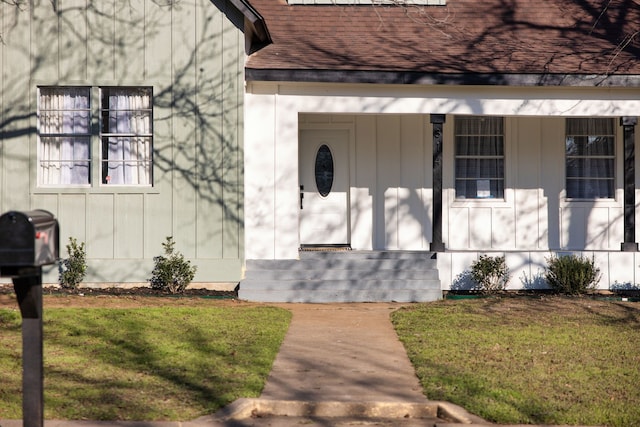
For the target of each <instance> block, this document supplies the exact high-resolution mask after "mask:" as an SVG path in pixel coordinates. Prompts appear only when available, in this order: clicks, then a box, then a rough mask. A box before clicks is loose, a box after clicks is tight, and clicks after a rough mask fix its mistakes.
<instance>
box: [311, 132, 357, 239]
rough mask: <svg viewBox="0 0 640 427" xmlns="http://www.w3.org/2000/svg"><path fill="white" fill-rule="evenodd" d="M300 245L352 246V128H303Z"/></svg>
mask: <svg viewBox="0 0 640 427" xmlns="http://www.w3.org/2000/svg"><path fill="white" fill-rule="evenodd" d="M299 171H300V172H299V174H300V176H299V179H300V245H301V246H303V247H304V246H307V247H308V246H348V245H349V217H348V211H349V210H348V206H349V197H348V193H349V131H347V130H302V131H300V164H299Z"/></svg>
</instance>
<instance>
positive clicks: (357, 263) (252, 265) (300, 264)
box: [246, 257, 437, 270]
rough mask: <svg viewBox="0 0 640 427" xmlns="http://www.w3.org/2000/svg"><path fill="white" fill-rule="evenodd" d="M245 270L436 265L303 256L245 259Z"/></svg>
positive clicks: (420, 267) (417, 261) (431, 264)
mask: <svg viewBox="0 0 640 427" xmlns="http://www.w3.org/2000/svg"><path fill="white" fill-rule="evenodd" d="M246 266H247V270H314V269H315V270H328V269H339V270H408V269H409V270H431V269H435V268H436V266H437V261H436V260H434V259H428V258H425V259H357V258H351V257H344V258H332V257H329V258H323V257H318V258H312V257H309V258H304V259H299V260H298V259H276V260H251V259H249V260H247V261H246Z"/></svg>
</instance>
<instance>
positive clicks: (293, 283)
mask: <svg viewBox="0 0 640 427" xmlns="http://www.w3.org/2000/svg"><path fill="white" fill-rule="evenodd" d="M240 289H243V290H268V291H278V290H284V289H290V290H294V291H297V290H306V291H317V290H335V291H349V290H353V289H360V290H389V291H400V290H418V291H419V290H429V289H440V281H439V280H393V279H392V280H325V279H318V280H263V279H248V280H247V279H245V280H243V281H242V282H241V284H240Z"/></svg>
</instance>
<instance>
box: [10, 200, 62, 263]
mask: <svg viewBox="0 0 640 427" xmlns="http://www.w3.org/2000/svg"><path fill="white" fill-rule="evenodd" d="M58 234H59V233H58V221H57V220H56V219H55V218H54V217H53V214H51V213H50V212H48V211H45V210H42V209H36V210H33V211H27V212H18V211H10V212H7V213H5V214H2V216H0V267H2V268H3V269H4V268H5V267H9V268H10V269H12V268H13V267H39V266H42V265H47V264H54V263H55V262H56V261H57V260H58V251H59V247H60V244H59V236H58Z"/></svg>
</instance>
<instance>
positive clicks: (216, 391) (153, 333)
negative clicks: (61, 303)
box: [0, 307, 291, 420]
mask: <svg viewBox="0 0 640 427" xmlns="http://www.w3.org/2000/svg"><path fill="white" fill-rule="evenodd" d="M290 317H291V315H290V313H289V312H288V311H286V310H283V309H278V308H270V307H195V308H189V307H177V308H176V307H152V308H133V309H115V308H50V309H49V308H47V309H45V315H44V319H45V321H44V353H45V354H44V365H45V418H46V419H73V420H82V419H96V420H190V419H194V418H196V417H198V416H201V415H204V414H211V413H214V412H215V411H216V410H218V409H219V408H221V407H222V406H224V405H226V404H228V403H230V402H232V401H234V400H235V399H237V398H239V397H257V396H259V395H260V393H261V391H262V388H263V386H264V383H265V381H266V378H267V376H268V374H269V371H270V370H271V365H272V363H273V361H274V359H275V356H276V354H277V351H278V349H279V347H280V344H281V342H282V340H283V338H284V334H285V332H286V330H287V328H288V325H289V321H290ZM20 325H21V319H20V314H19V312H18V311H17V310H11V309H0V343H2V344H1V345H0V378H2V387H0V418H4V419H19V418H21V417H22V394H21V387H22V376H21V372H22V358H21V357H22V356H21V326H20Z"/></svg>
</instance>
